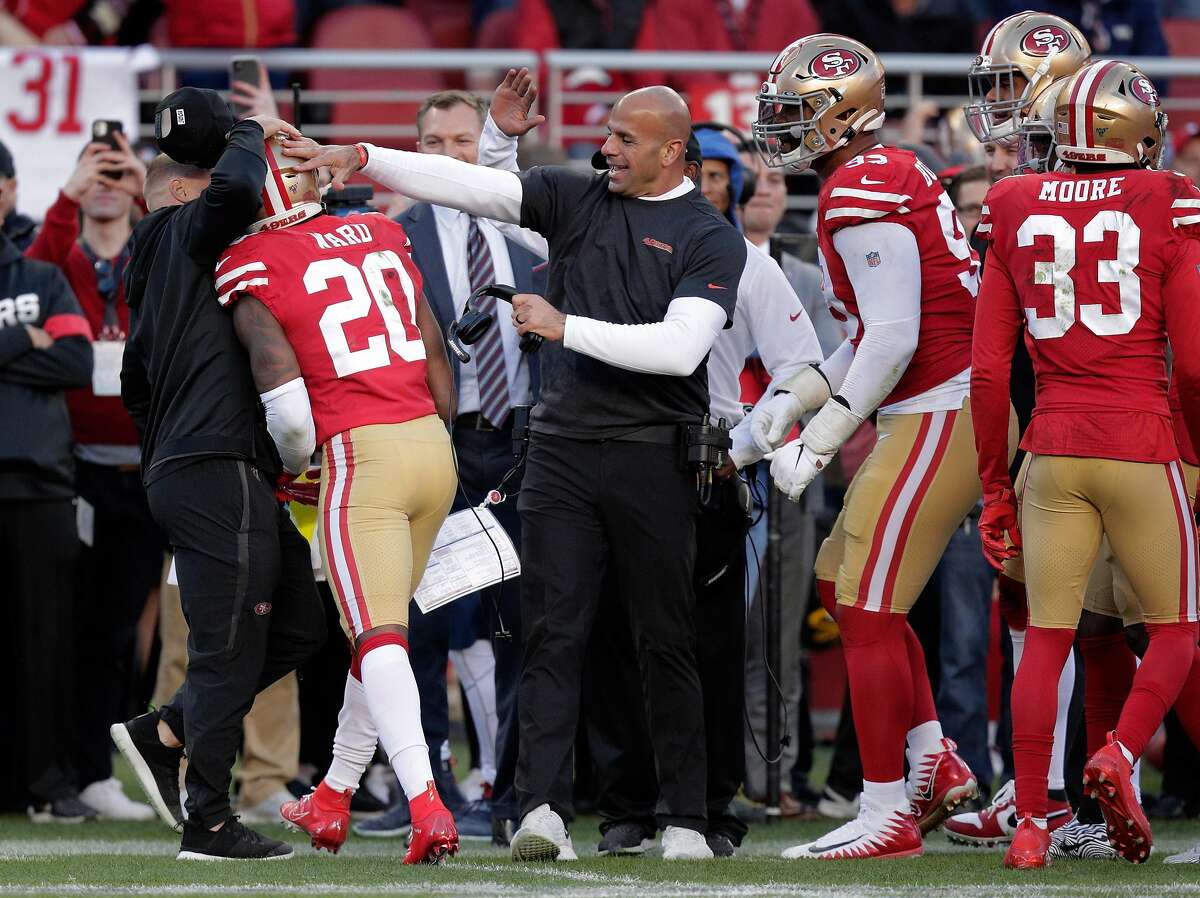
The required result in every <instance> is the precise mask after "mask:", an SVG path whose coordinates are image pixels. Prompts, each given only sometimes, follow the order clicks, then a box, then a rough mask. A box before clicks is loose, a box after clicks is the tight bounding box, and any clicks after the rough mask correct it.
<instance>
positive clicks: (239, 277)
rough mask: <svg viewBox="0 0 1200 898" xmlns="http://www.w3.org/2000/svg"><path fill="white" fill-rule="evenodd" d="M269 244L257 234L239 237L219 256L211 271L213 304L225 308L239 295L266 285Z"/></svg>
mask: <svg viewBox="0 0 1200 898" xmlns="http://www.w3.org/2000/svg"><path fill="white" fill-rule="evenodd" d="M268 248H269V245H268V244H267V243H266V241H265V240H264V239H263V238H262V235H259V234H249V235H247V236H245V237H239V238H238V239H237V240H235V241H234V242H233V243H231V244H230V245H229V248H228V249H226V250H225V252H224V253H222V254H221V258H220V259H218V260H217V264H216V267H215V268H214V270H213V278H214V280H213V287H214V288H215V289H216V291H217V302H219V303H220V304H221V305H222V306H228V305H229V304H230V303H232V302H235V301H236V300H237V298H238V297H239V296H240V295H241V292H242V291H244V290H247V289H249V288H252V287H265V286H267V285H268V284H269V283H270V278H269V275H268V270H267V265H268V261H269V260H268V258H267V252H266V250H268Z"/></svg>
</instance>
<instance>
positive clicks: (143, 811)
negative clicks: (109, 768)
mask: <svg viewBox="0 0 1200 898" xmlns="http://www.w3.org/2000/svg"><path fill="white" fill-rule="evenodd" d="M79 800H80V801H82V802H83V803H84V804H86V805H88V806H89V807H93V808H95V809H96V810H97V811H98V812H99V813H100V819H101V820H153V819H154V817H155V816H156V815H155V813H154V808H152V807H150V805H148V804H143V803H142V802H140V801H134V800H133V799H132V798H130V797H129V796H128V795H126V794H125V790H124V788H122V786H121V781H120V780H118V779H117V778H116V777H111V776H110V777H109V778H108V779H106V780H99V781H98V782H95V783H92V784H91V785H89V786H88V787H87V788H86V789H84V790H83V791H82V792H80V793H79Z"/></svg>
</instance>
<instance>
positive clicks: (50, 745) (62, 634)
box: [0, 425, 79, 809]
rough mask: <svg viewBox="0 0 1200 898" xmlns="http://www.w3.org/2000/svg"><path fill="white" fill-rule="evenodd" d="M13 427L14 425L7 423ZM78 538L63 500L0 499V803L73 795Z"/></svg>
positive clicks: (69, 508) (19, 804) (72, 509)
mask: <svg viewBox="0 0 1200 898" xmlns="http://www.w3.org/2000/svg"><path fill="white" fill-rule="evenodd" d="M14 426H16V425H14ZM78 558H79V537H78V536H77V531H76V527H75V505H74V503H73V502H72V501H71V500H70V499H43V500H35V499H14V500H0V599H2V601H3V608H4V627H3V636H0V651H3V658H2V660H0V674H2V675H3V677H4V679H3V682H4V689H3V690H2V692H0V696H2V697H0V709H3V712H4V721H5V723H4V731H5V733H6V738H5V739H3V740H0V743H3V744H2V745H0V805H6V806H8V807H11V808H13V809H16V808H18V807H20V808H23V807H24V805H25V804H26V803H27V802H28V801H29V800H30V799H33V800H34V801H35V802H37V803H39V804H40V803H43V802H49V801H54V800H56V799H59V798H66V797H69V796H71V795H73V794H75V791H76V790H75V785H74V784H73V783H72V782H71V779H70V768H71V763H72V761H73V759H72V758H71V751H72V748H73V745H72V743H71V742H70V741H69V740H70V738H71V734H72V732H73V729H74V728H73V725H72V718H73V717H74V702H73V699H72V695H73V693H74V690H75V682H74V676H75V654H74V645H73V644H72V642H71V638H70V637H71V633H72V610H73V609H72V599H73V595H74V588H75V564H76V562H77V560H78Z"/></svg>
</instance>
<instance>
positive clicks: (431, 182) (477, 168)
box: [362, 143, 524, 224]
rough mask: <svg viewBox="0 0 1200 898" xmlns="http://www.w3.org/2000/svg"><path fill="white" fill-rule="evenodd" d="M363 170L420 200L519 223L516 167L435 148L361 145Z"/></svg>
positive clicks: (373, 179)
mask: <svg viewBox="0 0 1200 898" xmlns="http://www.w3.org/2000/svg"><path fill="white" fill-rule="evenodd" d="M363 146H364V147H366V150H367V164H366V165H365V166H363V169H362V172H363V174H364V175H366V176H367V177H368V178H370V179H371V180H372V181H375V182H377V183H379V184H381V185H383V186H384V187H386V188H388V189H389V190H395V191H398V192H400V193H403V194H404V195H405V196H408V197H412V198H413V199H415V200H417V201H418V202H424V203H433V204H434V205H436V206H448V207H449V208H451V209H459V210H461V211H463V212H467V213H469V214H471V215H476V216H478V217H480V218H491V219H494V220H496V221H507V222H511V223H512V224H520V223H521V197H522V195H523V192H524V191H523V188H522V186H521V179H520V178H518V177H517V176H516V175H515V174H513V173H512V172H507V171H498V170H496V169H493V168H484V167H483V166H482V165H471V164H470V163H468V162H460V161H459V160H457V159H451V158H450V157H449V156H438V155H436V154H433V153H410V152H407V151H405V150H390V149H387V148H386V147H377V146H375V145H374V144H370V143H368V144H363Z"/></svg>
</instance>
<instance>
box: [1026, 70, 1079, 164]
mask: <svg viewBox="0 0 1200 898" xmlns="http://www.w3.org/2000/svg"><path fill="white" fill-rule="evenodd" d="M1069 80H1071V76H1070V75H1068V76H1066V77H1065V78H1059V79H1058V80H1057V81H1052V82H1051V83H1050V85H1049V86H1048V87H1047V88H1046V89H1045V90H1043V91H1042V92H1041V93H1040V94H1038V96H1037V99H1036V100H1034V101H1033V102H1032V103H1030V104H1029V109H1028V110H1027V111H1026V113H1025V115H1024V116H1022V118H1021V124H1020V126H1019V127H1018V128H1017V165H1016V167H1015V168H1014V169H1013V174H1015V175H1024V174H1030V173H1035V174H1040V173H1042V172H1048V171H1054V170H1055V169H1056V168H1057V167H1058V165H1059V163H1058V160H1057V159H1056V158H1055V142H1054V108H1055V104H1056V103H1057V102H1058V95H1059V93H1060V92H1061V91H1062V89H1063V86H1064V85H1065V84H1066V83H1067V82H1068V81H1069Z"/></svg>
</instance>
